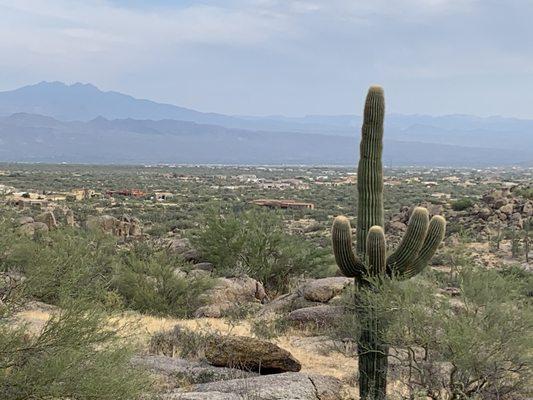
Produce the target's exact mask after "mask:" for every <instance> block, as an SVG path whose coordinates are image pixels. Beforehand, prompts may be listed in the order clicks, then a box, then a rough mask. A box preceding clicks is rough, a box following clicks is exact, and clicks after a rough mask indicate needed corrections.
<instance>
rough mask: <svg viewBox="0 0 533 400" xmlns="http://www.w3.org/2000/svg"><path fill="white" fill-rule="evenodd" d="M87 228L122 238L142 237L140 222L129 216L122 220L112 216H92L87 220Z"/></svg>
mask: <svg viewBox="0 0 533 400" xmlns="http://www.w3.org/2000/svg"><path fill="white" fill-rule="evenodd" d="M86 226H87V228H88V229H90V230H94V231H101V232H104V233H108V234H112V235H114V236H117V237H121V238H128V237H138V236H141V235H142V228H141V223H140V221H139V220H138V219H137V218H133V217H129V216H127V215H125V216H123V217H122V218H120V219H118V218H115V217H113V216H111V215H97V216H91V217H89V218H88V219H87V222H86Z"/></svg>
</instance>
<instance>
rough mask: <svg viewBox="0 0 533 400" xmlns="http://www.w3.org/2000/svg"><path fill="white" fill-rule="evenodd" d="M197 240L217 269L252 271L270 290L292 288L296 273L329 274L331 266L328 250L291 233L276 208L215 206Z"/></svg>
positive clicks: (229, 272) (233, 272)
mask: <svg viewBox="0 0 533 400" xmlns="http://www.w3.org/2000/svg"><path fill="white" fill-rule="evenodd" d="M192 240H193V243H194V245H195V246H196V248H198V249H199V251H200V252H201V253H202V255H203V256H204V257H205V258H206V259H208V260H209V261H211V262H212V263H214V264H215V266H216V271H217V273H219V274H221V275H224V276H235V275H240V274H247V275H249V276H250V277H252V278H255V279H257V280H259V281H261V282H262V283H263V284H264V285H265V288H266V289H267V290H269V291H285V290H287V288H288V283H289V282H290V279H291V278H292V277H294V276H298V275H305V276H311V277H318V276H323V275H325V274H327V273H328V267H329V266H330V265H331V256H330V254H329V252H328V251H327V250H325V249H319V248H316V246H313V245H311V244H310V243H307V242H306V241H305V240H304V239H302V238H300V237H298V236H294V235H290V234H288V233H287V232H285V230H284V225H283V220H282V218H281V216H280V215H279V214H276V213H275V212H272V211H263V210H257V209H252V210H248V211H244V212H241V213H232V212H229V213H225V214H220V213H219V212H216V211H211V212H209V213H208V215H207V217H206V220H205V223H204V224H203V228H202V229H201V230H200V231H199V232H197V235H196V236H194V237H193V238H192Z"/></svg>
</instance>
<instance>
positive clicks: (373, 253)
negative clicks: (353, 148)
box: [332, 86, 446, 399]
mask: <svg viewBox="0 0 533 400" xmlns="http://www.w3.org/2000/svg"><path fill="white" fill-rule="evenodd" d="M384 115H385V98H384V94H383V89H382V88H381V87H378V86H372V87H370V89H369V91H368V95H367V97H366V103H365V111H364V120H363V127H362V138H361V145H360V158H359V166H358V170H357V190H358V195H359V203H358V207H359V208H358V210H357V232H356V233H357V241H356V249H355V252H354V250H353V247H352V233H351V227H350V222H349V220H348V218H346V217H344V216H338V217H337V218H335V221H334V222H333V230H332V241H333V252H334V255H335V260H336V262H337V265H338V266H339V268H340V270H341V271H342V273H343V274H344V275H345V276H347V277H353V278H354V279H355V283H356V287H357V288H358V289H363V290H366V289H369V290H372V287H373V286H374V285H376V284H379V281H380V279H382V278H384V277H387V276H388V277H395V278H398V279H407V278H410V277H413V276H415V275H416V274H418V273H420V272H421V271H422V270H423V269H424V268H425V266H426V265H427V263H428V261H429V260H430V259H431V257H432V256H433V254H434V253H435V251H436V250H437V248H438V246H439V244H440V243H441V241H442V239H443V238H444V231H445V226H446V222H445V220H444V218H442V217H441V216H434V217H433V218H431V221H430V220H429V216H428V211H427V210H426V209H425V208H422V207H416V208H415V209H414V211H413V213H412V215H411V218H410V220H409V225H408V227H407V231H406V233H405V236H404V237H403V239H402V241H401V243H400V245H399V247H398V248H397V250H396V251H394V252H393V253H392V254H390V255H388V257H387V252H386V242H385V235H384V231H383V226H384V221H383V214H384V211H383V166H382V161H381V155H382V151H383V119H384ZM357 301H358V300H357V295H356V302H357ZM355 309H356V312H357V313H358V318H359V319H360V320H361V324H362V326H361V331H360V332H359V337H358V342H357V353H358V360H359V391H360V397H361V399H384V398H385V397H386V386H387V369H388V363H387V356H388V346H387V344H386V343H385V342H384V340H383V333H384V329H385V325H386V321H383V320H382V319H381V318H380V317H379V316H378V315H376V314H374V312H373V310H372V305H371V304H363V303H361V302H360V303H358V304H356V308H355Z"/></svg>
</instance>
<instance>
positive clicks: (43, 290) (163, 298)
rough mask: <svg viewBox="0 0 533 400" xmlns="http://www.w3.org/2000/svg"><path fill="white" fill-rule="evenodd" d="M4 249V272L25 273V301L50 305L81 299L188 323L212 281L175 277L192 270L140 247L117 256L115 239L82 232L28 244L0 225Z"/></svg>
mask: <svg viewBox="0 0 533 400" xmlns="http://www.w3.org/2000/svg"><path fill="white" fill-rule="evenodd" d="M0 243H2V244H4V245H5V247H4V252H3V255H2V256H0V269H1V270H3V271H6V270H10V271H12V270H15V271H18V272H20V273H22V274H23V276H25V281H24V285H23V288H22V290H23V292H24V295H25V297H26V298H32V299H37V300H40V301H43V302H46V303H49V304H55V305H61V304H62V303H63V302H65V301H70V300H73V299H83V300H85V301H92V302H94V303H97V304H100V305H104V306H106V307H107V308H108V309H110V310H111V309H114V310H118V309H122V308H123V307H127V308H130V309H134V310H137V311H141V312H145V313H152V314H157V315H172V316H178V317H188V316H190V315H191V313H192V312H193V311H194V310H195V309H196V308H198V307H199V306H200V305H201V304H202V302H201V299H202V296H201V294H202V293H203V292H204V291H205V290H206V289H207V288H209V287H210V286H211V280H210V279H207V278H203V279H192V278H184V277H181V276H178V275H177V274H175V273H174V271H175V269H176V268H178V267H180V266H181V267H183V269H186V268H188V266H187V265H184V264H183V261H181V260H180V259H178V257H177V256H172V255H170V254H168V253H167V252H166V251H158V250H156V249H154V248H153V247H152V246H150V245H148V244H146V243H142V242H141V243H138V244H135V245H133V246H132V247H130V248H125V249H123V250H119V249H118V248H117V245H116V240H115V239H114V238H112V237H110V236H108V235H103V234H102V235H100V234H94V233H91V232H87V231H84V230H80V229H57V230H54V231H52V232H50V233H49V234H47V235H45V236H43V237H40V238H36V239H29V238H26V237H17V236H16V235H15V233H14V232H13V229H12V227H11V228H10V227H9V226H6V225H1V224H0Z"/></svg>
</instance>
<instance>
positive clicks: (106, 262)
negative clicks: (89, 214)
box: [12, 229, 116, 305]
mask: <svg viewBox="0 0 533 400" xmlns="http://www.w3.org/2000/svg"><path fill="white" fill-rule="evenodd" d="M12 260H17V261H18V262H19V267H20V268H21V271H22V273H23V274H24V275H25V276H26V278H27V280H26V282H25V285H24V287H25V291H26V293H27V295H28V296H29V297H33V298H35V299H38V300H41V301H43V302H46V303H50V304H58V305H59V304H61V303H62V302H63V301H65V300H70V299H80V298H83V299H89V298H90V299H92V300H94V301H97V302H99V303H104V300H105V298H106V293H107V290H108V289H109V281H110V277H111V276H112V274H113V269H114V268H115V262H116V244H115V241H114V239H113V238H111V237H109V236H104V235H96V234H94V233H91V232H86V231H82V230H75V229H62V230H55V231H52V232H50V233H49V234H48V235H46V236H44V237H42V238H40V239H37V240H22V241H20V242H18V243H16V244H15V245H14V247H13V253H12ZM12 264H13V262H12Z"/></svg>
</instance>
